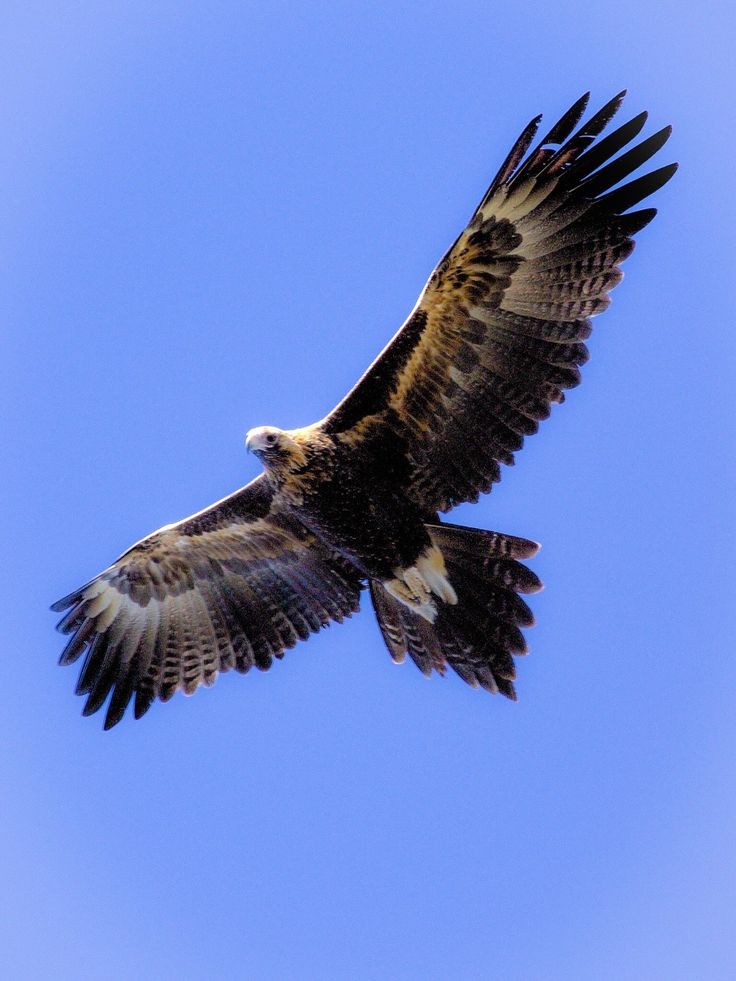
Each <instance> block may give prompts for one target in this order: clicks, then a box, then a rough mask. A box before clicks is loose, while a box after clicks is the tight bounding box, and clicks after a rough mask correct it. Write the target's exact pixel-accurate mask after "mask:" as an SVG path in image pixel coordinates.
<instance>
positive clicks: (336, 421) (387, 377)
mask: <svg viewBox="0 0 736 981" xmlns="http://www.w3.org/2000/svg"><path fill="white" fill-rule="evenodd" d="M426 326H427V314H426V312H425V311H424V310H415V311H414V313H413V314H412V315H411V317H409V319H408V320H407V322H406V323H405V324H404V326H403V327H402V328H401V330H400V331H399V333H398V334H397V335H396V336H395V337H394V339H393V340H392V341H391V343H390V344H389V345H388V347H387V348H385V350H384V351H383V352H382V353H381V354H379V356H378V358H377V359H376V360H375V361H374V362H373V364H372V365H371V366H370V368H369V369H368V370H367V371H366V373H365V374H364V375H363V377H362V378H361V379H360V381H359V382H358V383H357V385H355V387H354V388H353V389H351V391H350V392H348V394H347V395H346V396H345V398H344V399H343V400H342V402H341V403H340V404H339V405H338V406H337V408H336V409H335V410H334V412H332V413H331V414H330V416H329V417H328V419H327V420H326V422H325V426H324V428H325V432H328V433H342V432H345V431H346V430H347V429H352V427H353V426H355V425H356V424H357V423H358V422H360V420H361V419H363V418H365V416H371V415H376V414H377V413H379V412H381V411H382V410H383V409H385V408H386V405H387V403H388V399H389V395H390V393H391V391H392V390H393V388H394V385H395V381H396V379H397V377H398V375H399V374H400V373H401V372H402V371H403V369H404V368H405V367H406V365H407V363H408V361H409V358H410V357H411V355H412V352H413V351H414V349H415V348H416V346H417V344H419V341H420V340H421V338H422V334H423V333H424V330H425V328H426Z"/></svg>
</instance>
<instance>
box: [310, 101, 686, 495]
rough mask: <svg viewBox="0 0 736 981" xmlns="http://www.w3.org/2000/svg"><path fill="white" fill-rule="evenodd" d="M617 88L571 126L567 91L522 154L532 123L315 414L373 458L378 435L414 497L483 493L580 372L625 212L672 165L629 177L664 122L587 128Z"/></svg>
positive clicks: (656, 143)
mask: <svg viewBox="0 0 736 981" xmlns="http://www.w3.org/2000/svg"><path fill="white" fill-rule="evenodd" d="M624 94H625V93H623V92H621V93H619V94H618V95H617V96H615V97H614V98H613V99H611V100H610V101H609V102H608V103H606V105H605V106H603V108H602V109H600V110H599V111H598V112H596V113H594V114H593V115H592V116H591V118H590V119H589V120H588V122H587V123H583V124H582V125H580V126H578V124H579V122H580V119H581V117H582V114H583V113H584V111H585V108H586V106H587V102H588V97H587V95H585V96H583V97H582V98H580V99H578V101H577V102H576V103H575V104H574V105H573V106H571V108H570V109H569V110H568V111H567V112H566V113H565V114H564V115H563V116H562V118H561V119H560V120H559V121H558V122H557V123H556V124H555V125H554V126H553V127H552V128H551V129H550V130H549V132H548V133H547V134H546V135H545V136H544V137H543V139H542V140H540V141H539V143H538V144H537V145H536V146H535V147H534V148H533V149H532V150H531V151H529V146H530V145H531V142H532V140H533V138H534V134H535V132H536V130H537V127H538V124H539V118H540V117H538V118H537V119H535V120H532V122H531V123H530V124H529V125H528V126H527V127H526V128H525V129H524V131H523V132H522V134H521V136H520V137H519V139H518V140H517V141H516V143H515V144H514V146H513V147H512V149H511V151H510V153H509V154H508V156H507V158H506V160H505V161H504V163H503V165H502V167H501V169H500V171H499V172H498V174H497V175H496V177H495V178H494V180H493V181H492V182H491V185H490V187H489V189H488V191H487V192H486V194H485V195H484V197H483V199H482V200H481V203H480V205H479V206H478V208H477V209H476V211H475V213H474V214H473V217H472V219H471V221H470V224H469V225H468V227H467V228H466V229H465V231H464V232H463V233H462V234H461V235H460V237H459V238H458V239H457V240H456V242H455V243H454V244H453V246H452V247H451V248H450V250H449V251H448V252H447V254H446V255H445V256H444V258H443V259H442V260H441V261H440V263H439V265H438V266H437V268H436V269H435V270H434V272H433V273H432V275H431V277H430V279H429V281H428V283H427V285H426V287H425V289H424V291H423V292H422V294H421V296H420V298H419V300H418V302H417V305H416V307H415V308H414V310H413V311H412V314H411V315H410V317H409V319H408V320H407V321H406V324H405V325H404V326H403V327H402V329H401V330H400V331H399V333H398V334H397V335H396V337H395V338H394V339H393V341H391V343H390V344H389V345H388V346H387V347H386V349H385V350H384V351H383V352H382V353H381V355H379V357H378V359H377V360H376V361H375V362H374V363H373V365H371V367H370V368H369V369H368V371H367V372H366V374H365V375H364V376H363V378H362V379H361V380H360V381H359V382H358V384H357V385H356V386H355V387H354V388H353V390H352V391H351V392H350V393H349V394H348V395H347V396H346V397H345V399H343V401H342V402H341V403H340V404H339V405H338V406H337V407H336V408H335V409H334V410H333V411H332V413H330V415H329V416H327V418H326V419H325V420H323V422H322V427H323V428H324V429H325V430H326V431H327V432H329V433H331V434H332V435H334V436H337V437H338V438H339V439H341V440H343V441H344V442H345V443H347V444H348V445H350V446H352V447H357V446H358V445H362V446H363V448H364V450H366V451H367V452H369V453H370V452H375V453H376V456H377V457H378V455H379V454H380V450H381V447H382V446H385V441H386V439H387V438H390V439H391V440H392V445H393V446H398V447H399V452H400V453H403V456H404V459H405V461H406V474H407V483H406V486H407V490H408V493H409V495H410V496H411V497H412V498H413V499H414V500H415V501H416V503H418V504H419V505H420V506H422V507H423V508H427V509H428V510H442V511H446V510H449V509H450V508H451V507H453V506H454V505H456V504H459V503H461V502H462V501H472V500H476V499H477V497H478V494H479V493H481V492H485V491H488V490H490V488H491V486H492V484H493V483H494V482H495V481H497V480H498V479H499V478H500V464H505V465H511V464H513V462H514V454H515V453H516V452H517V451H518V450H519V449H520V448H521V446H522V443H523V439H524V437H525V436H527V435H530V434H531V433H533V432H535V431H536V429H537V428H538V423H539V421H540V420H542V419H545V418H546V417H547V416H548V415H549V411H550V406H551V404H552V403H555V402H562V401H564V392H565V390H566V389H569V388H573V387H574V386H576V385H577V384H578V383H579V381H580V367H581V366H582V365H583V364H584V363H585V362H586V361H587V359H588V350H587V347H586V346H585V344H584V343H583V342H584V341H585V340H586V339H587V338H588V336H589V335H590V332H591V321H590V318H591V317H593V316H597V315H598V314H600V313H602V312H603V310H605V309H606V307H607V306H608V304H609V302H610V292H611V290H612V289H613V288H614V287H615V286H616V285H617V284H618V283H619V282H620V280H621V277H622V273H621V271H620V268H619V267H620V264H621V263H622V262H623V261H624V260H625V259H626V258H627V257H628V256H629V255H630V254H631V251H632V249H633V239H632V236H633V235H634V234H636V233H637V232H638V231H640V230H641V229H642V228H643V227H644V226H645V225H646V224H648V222H649V221H651V219H652V218H653V217H654V215H655V214H656V212H655V211H654V209H652V208H644V209H641V210H639V211H633V212H631V211H629V209H630V208H633V207H635V206H636V205H638V204H639V202H641V201H642V200H643V199H644V198H646V197H648V196H649V195H650V194H652V193H654V192H655V191H656V190H658V189H659V188H660V187H662V185H663V184H665V183H666V182H667V181H668V180H669V179H670V177H671V176H672V174H673V173H674V171H675V169H676V165H674V164H673V165H668V166H665V167H660V168H658V169H656V170H654V171H652V172H650V173H648V174H645V175H644V176H640V177H634V178H633V179H629V178H630V177H631V175H632V174H633V173H634V171H636V170H637V168H639V167H641V166H642V165H643V164H645V163H646V162H647V161H648V160H650V159H651V158H652V157H653V156H654V155H655V154H656V153H657V152H658V151H659V150H660V149H661V148H662V146H663V145H664V144H665V142H666V141H667V139H668V137H669V135H670V127H665V128H664V129H662V130H660V131H659V132H657V133H655V134H654V135H652V136H650V137H648V138H646V139H644V140H643V141H641V142H640V143H638V144H636V143H635V144H633V145H632V141H634V140H635V138H636V137H637V135H638V134H639V132H640V131H641V129H642V127H643V125H644V122H645V121H646V118H647V117H646V113H641V114H640V115H638V116H636V117H635V118H634V119H632V120H631V121H629V122H628V123H625V124H624V125H623V126H621V127H619V128H618V129H616V130H614V131H613V132H612V133H610V134H609V135H608V136H606V137H604V138H601V139H598V137H599V135H600V134H601V132H602V131H603V129H604V128H605V127H606V126H607V125H608V123H609V122H610V121H611V119H612V118H613V117H614V116H615V114H616V112H617V111H618V109H619V108H620V106H621V102H622V100H623V96H624ZM576 127H578V128H577V129H576ZM624 148H626V149H624ZM622 150H624V152H623V153H621V154H620V155H619V156H616V154H618V153H619V151H622ZM626 180H628V183H623V184H621V182H622V181H626Z"/></svg>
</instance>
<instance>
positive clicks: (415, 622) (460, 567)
mask: <svg viewBox="0 0 736 981" xmlns="http://www.w3.org/2000/svg"><path fill="white" fill-rule="evenodd" d="M426 527H427V531H428V532H429V534H430V537H431V539H432V543H433V544H434V545H435V546H437V547H438V548H439V549H440V550H441V552H442V555H443V557H444V560H445V566H446V570H447V579H448V580H449V583H450V584H451V585H452V587H453V589H454V591H455V593H456V594H457V602H456V603H450V602H443V601H441V600H440V601H437V604H436V605H437V614H436V617H435V618H434V622H432V621H431V620H429V619H427V618H426V617H425V616H421V615H419V614H418V613H416V612H413V611H412V610H411V609H410V607H409V606H407V605H406V603H402V602H401V600H400V599H399V598H397V597H396V596H395V595H392V593H391V592H389V590H387V589H386V588H385V587H384V586H383V585H382V584H381V583H380V582H378V581H375V580H371V582H370V592H371V599H372V600H373V608H374V609H375V612H376V616H377V618H378V623H379V626H380V628H381V633H382V634H383V639H384V640H385V642H386V646H387V647H388V650H389V653H390V654H391V657H392V658H393V659H394V661H397V662H400V661H403V660H404V658H405V657H406V655H407V654H408V655H409V656H410V657H411V659H412V660H413V661H414V663H415V664H416V665H417V667H418V668H419V670H420V671H422V673H423V674H426V675H429V674H431V673H432V670H436V671H439V672H440V674H444V671H445V666H446V665H447V664H449V665H450V667H451V668H453V670H455V671H456V672H457V673H458V674H459V675H460V677H461V678H462V679H463V680H464V681H467V682H468V684H470V685H472V686H473V687H474V688H477V687H478V686H481V687H482V688H485V689H486V690H487V691H490V692H497V691H500V692H501V693H502V694H503V695H506V697H507V698H516V693H515V691H514V685H513V680H514V677H515V675H516V671H515V668H514V661H513V657H512V655H514V654H525V653H526V651H527V646H526V643H525V641H524V637H523V635H522V633H521V630H520V627H528V626H531V625H532V624H533V623H534V617H533V615H532V612H531V610H530V609H529V607H528V606H527V605H526V603H525V602H524V601H523V600H522V599H521V597H520V596H519V595H518V594H519V593H534V592H536V591H537V590H539V589H541V588H542V583H541V582H540V581H539V579H538V578H537V576H536V575H535V574H534V573H533V572H532V571H531V570H530V569H527V567H526V566H524V565H522V564H521V563H520V562H519V561H518V560H519V559H525V558H529V557H530V556H532V555H534V554H535V552H536V551H537V549H538V548H539V546H538V545H537V544H536V542H531V541H528V540H527V539H525V538H514V537H513V536H511V535H502V534H501V533H500V532H495V531H479V530H477V529H475V528H463V527H462V526H460V525H452V524H441V525H434V524H428V525H427V526H426Z"/></svg>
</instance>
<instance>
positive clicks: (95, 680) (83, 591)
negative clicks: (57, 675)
mask: <svg viewBox="0 0 736 981" xmlns="http://www.w3.org/2000/svg"><path fill="white" fill-rule="evenodd" d="M272 503H273V501H272V497H271V492H270V490H269V487H268V483H267V481H266V479H265V477H263V476H261V477H259V478H258V479H257V480H256V481H254V482H253V483H252V484H250V485H248V486H247V487H245V488H243V489H242V490H241V491H238V492H236V493H235V494H233V495H231V496H230V497H229V498H226V499H225V500H223V501H221V502H219V503H218V504H215V505H213V506H212V507H211V508H208V509H206V510H205V511H202V512H200V513H199V514H197V515H194V516H193V517H191V518H188V519H186V520H184V521H182V522H179V523H178V524H176V525H170V526H167V527H165V528H162V529H161V530H160V531H158V532H156V533H154V534H153V535H151V536H149V537H148V538H146V539H144V540H143V541H141V542H139V543H138V544H137V545H135V546H134V547H133V548H132V549H130V550H129V551H128V552H126V553H125V554H124V555H123V556H121V557H120V558H119V559H118V560H117V562H115V563H113V565H112V566H110V568H109V569H107V570H105V572H103V573H101V574H100V575H99V576H97V577H96V578H95V579H93V580H91V582H89V583H87V584H86V585H84V586H82V587H81V588H80V589H78V590H75V591H74V592H73V593H70V594H69V595H68V596H65V597H64V598H63V599H62V600H59V602H58V603H55V604H54V606H53V607H52V609H54V610H56V611H57V612H61V611H64V610H66V611H68V612H66V614H65V616H64V617H63V618H62V620H61V621H60V623H59V625H58V629H59V630H60V631H61V632H62V633H64V634H70V635H71V636H70V638H69V641H68V643H67V645H66V647H65V649H64V651H63V653H62V655H61V659H60V663H61V664H71V663H73V662H75V661H77V660H78V659H80V658H81V657H82V656H83V655H84V661H83V664H82V669H81V672H80V676H79V681H78V684H77V689H76V690H77V694H79V695H86V696H87V700H86V703H85V707H84V710H83V714H84V715H91V714H92V713H93V712H97V711H98V710H99V709H100V708H101V707H102V705H103V704H104V703H105V700H106V699H107V698H108V696H110V702H109V705H108V708H107V713H106V717H105V728H106V729H109V728H110V727H111V726H114V725H115V724H116V723H118V722H119V721H120V719H121V718H122V717H123V715H124V713H125V710H126V708H127V707H128V705H129V704H130V702H131V700H134V713H135V716H136V718H140V716H141V715H143V714H144V713H145V712H146V711H147V710H148V708H149V707H150V706H151V704H152V702H153V701H154V700H155V699H156V698H159V699H160V700H161V701H163V702H166V701H168V700H169V699H170V698H171V697H172V696H173V695H174V693H175V692H177V691H183V692H184V693H185V694H188V695H190V694H192V693H193V692H194V691H196V690H197V688H199V687H200V686H201V685H205V686H210V685H212V684H214V682H215V680H216V678H217V676H218V675H219V674H220V673H222V672H225V671H230V670H234V671H238V672H240V673H241V674H245V673H246V672H247V671H250V669H251V668H252V667H256V668H259V669H260V670H262V671H265V670H266V669H267V668H269V667H270V666H271V664H272V662H273V659H274V658H281V657H283V654H284V651H285V650H287V649H288V648H291V647H294V645H295V644H296V643H297V641H299V640H306V639H307V637H309V636H310V635H311V634H312V633H315V632H317V631H318V630H319V629H320V628H321V627H326V626H327V625H328V624H329V623H331V622H332V621H337V622H341V621H342V620H343V619H345V617H349V616H350V615H351V614H352V613H354V612H355V611H356V610H357V609H358V607H359V602H360V591H361V588H362V582H361V579H360V576H359V573H358V572H357V571H356V569H355V568H354V567H353V566H352V565H351V564H349V563H348V562H346V561H345V560H344V559H343V558H342V557H341V556H340V555H338V554H337V553H336V552H333V551H332V550H330V549H329V548H328V547H327V546H325V545H324V544H323V543H322V542H321V541H320V540H319V539H317V538H316V537H315V536H314V535H313V534H312V533H311V532H309V531H308V530H307V529H306V528H305V527H304V526H303V525H301V524H300V523H299V522H298V521H297V520H296V519H295V518H294V517H293V516H291V515H287V514H284V513H280V512H279V511H278V510H271V508H272Z"/></svg>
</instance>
